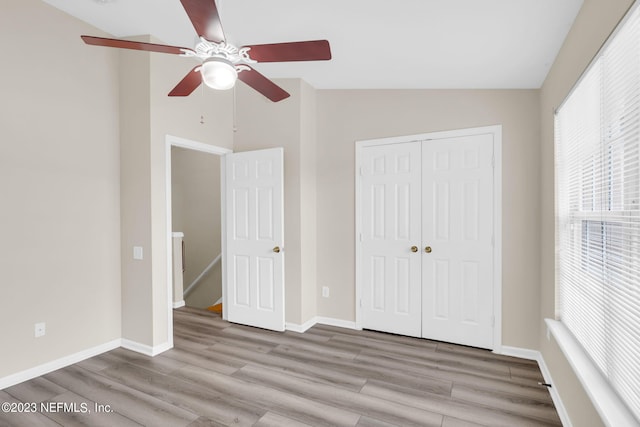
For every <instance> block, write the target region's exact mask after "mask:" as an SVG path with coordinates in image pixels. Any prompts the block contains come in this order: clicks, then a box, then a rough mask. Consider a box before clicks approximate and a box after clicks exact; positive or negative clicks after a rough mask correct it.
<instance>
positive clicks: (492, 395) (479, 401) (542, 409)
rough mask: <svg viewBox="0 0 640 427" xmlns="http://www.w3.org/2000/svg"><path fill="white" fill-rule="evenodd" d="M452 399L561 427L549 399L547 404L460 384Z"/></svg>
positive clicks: (456, 385)
mask: <svg viewBox="0 0 640 427" xmlns="http://www.w3.org/2000/svg"><path fill="white" fill-rule="evenodd" d="M451 397H452V398H453V399H455V400H458V401H462V402H467V403H473V404H475V405H479V406H485V407H489V408H493V409H496V410H499V411H504V412H508V413H512V414H519V415H522V416H525V417H528V418H533V419H539V420H541V421H545V422H549V423H552V424H556V425H561V423H560V418H558V413H557V412H556V410H555V408H554V407H553V405H552V404H551V403H550V402H549V400H548V399H547V400H546V402H545V401H541V400H537V399H527V398H524V397H519V396H513V395H512V394H505V393H498V392H495V391H487V390H481V389H478V388H473V387H467V386H463V385H458V384H454V386H453V390H452V392H451Z"/></svg>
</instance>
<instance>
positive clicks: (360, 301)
mask: <svg viewBox="0 0 640 427" xmlns="http://www.w3.org/2000/svg"><path fill="white" fill-rule="evenodd" d="M362 307H363V305H362V298H360V308H362Z"/></svg>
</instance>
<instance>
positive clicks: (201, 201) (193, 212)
mask: <svg viewBox="0 0 640 427" xmlns="http://www.w3.org/2000/svg"><path fill="white" fill-rule="evenodd" d="M171 181H172V192H171V195H172V205H173V210H172V211H173V214H172V221H173V231H181V232H183V233H184V235H185V237H184V242H185V258H186V261H187V262H186V264H185V266H186V270H185V273H184V288H185V290H186V288H187V287H188V286H189V285H190V284H191V283H192V282H193V281H194V280H195V279H196V277H198V275H200V273H202V271H204V269H205V268H207V266H208V265H209V264H210V263H211V261H213V259H214V258H215V257H216V256H218V255H219V254H220V250H221V247H220V230H221V226H220V156H217V155H215V154H207V153H202V152H198V151H194V150H187V149H183V148H177V147H174V148H173V149H172V152H171ZM220 297H222V269H221V263H218V264H216V266H214V267H213V269H212V270H211V271H210V272H209V273H207V275H206V276H204V277H203V278H202V279H201V281H200V284H199V285H198V286H197V287H196V288H195V289H194V290H193V291H192V293H190V294H189V296H188V297H187V298H186V299H185V301H186V304H187V305H188V306H189V307H199V308H206V307H209V306H210V305H212V304H213V303H214V302H216V301H217V300H218V299H219V298H220Z"/></svg>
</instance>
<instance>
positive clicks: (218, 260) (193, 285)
mask: <svg viewBox="0 0 640 427" xmlns="http://www.w3.org/2000/svg"><path fill="white" fill-rule="evenodd" d="M220 259H222V254H219V255H218V256H217V257H215V258H214V259H213V261H211V263H210V264H209V265H208V266H207V268H205V269H204V270H203V271H202V273H200V275H199V276H198V277H196V278H195V280H194V281H193V282H191V284H190V285H189V286H188V287H187V289H185V291H184V297H185V298H186V297H187V296H188V295H189V294H190V293H191V292H193V290H194V289H195V288H196V287H197V286H198V283H199V282H200V280H202V278H203V277H204V276H205V275H206V274H207V273H208V272H209V270H211V269H212V268H213V266H214V265H216V264H217V263H219V262H220Z"/></svg>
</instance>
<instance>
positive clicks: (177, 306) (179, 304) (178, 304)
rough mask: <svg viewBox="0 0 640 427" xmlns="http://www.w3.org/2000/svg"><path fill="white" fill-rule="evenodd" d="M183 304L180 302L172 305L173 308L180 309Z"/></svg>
mask: <svg viewBox="0 0 640 427" xmlns="http://www.w3.org/2000/svg"><path fill="white" fill-rule="evenodd" d="M184 304H185V303H184V300H182V301H175V302H174V303H173V308H180V307H184Z"/></svg>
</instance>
